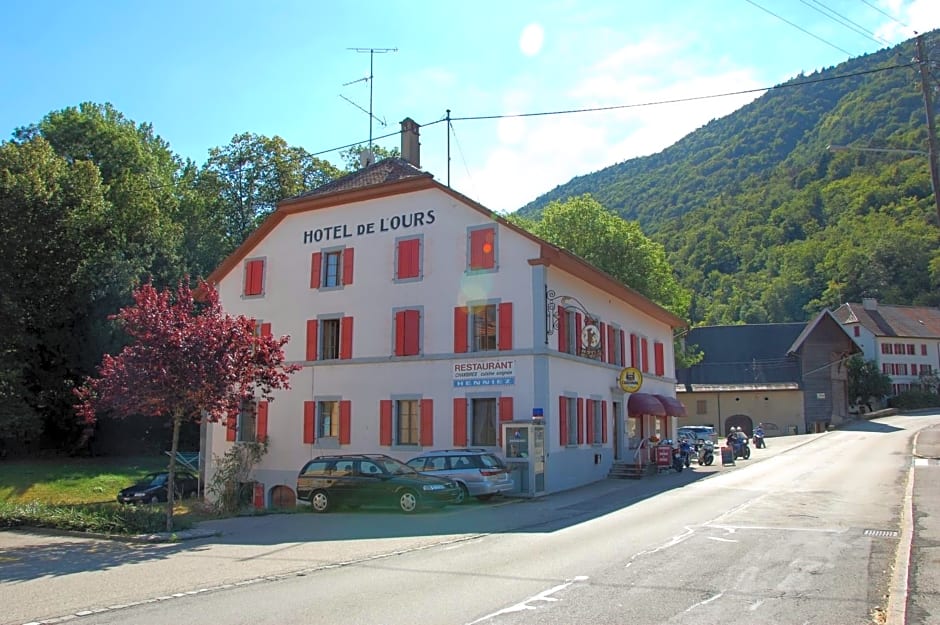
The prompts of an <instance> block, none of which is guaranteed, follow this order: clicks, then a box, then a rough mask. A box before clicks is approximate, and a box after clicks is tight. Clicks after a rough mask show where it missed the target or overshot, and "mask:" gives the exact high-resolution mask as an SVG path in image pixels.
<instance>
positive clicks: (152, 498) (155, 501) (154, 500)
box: [150, 495, 160, 504]
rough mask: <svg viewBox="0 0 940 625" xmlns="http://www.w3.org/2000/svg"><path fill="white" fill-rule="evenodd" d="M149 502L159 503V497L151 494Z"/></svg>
mask: <svg viewBox="0 0 940 625" xmlns="http://www.w3.org/2000/svg"><path fill="white" fill-rule="evenodd" d="M150 503H151V504H158V503H160V498H159V497H157V496H156V495H153V496H152V497H150Z"/></svg>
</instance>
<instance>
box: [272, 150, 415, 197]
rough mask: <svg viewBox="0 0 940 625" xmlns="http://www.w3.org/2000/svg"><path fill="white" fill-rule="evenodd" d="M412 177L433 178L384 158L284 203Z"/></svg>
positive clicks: (396, 161)
mask: <svg viewBox="0 0 940 625" xmlns="http://www.w3.org/2000/svg"><path fill="white" fill-rule="evenodd" d="M414 176H424V177H426V178H433V177H434V176H432V175H431V174H429V173H427V172H425V171H422V170H420V169H419V168H417V167H415V166H414V165H412V164H411V163H409V162H408V161H406V160H405V159H403V158H385V159H382V160H381V161H379V162H378V163H373V164H372V165H369V166H368V167H363V168H362V169H360V170H358V171H354V172H352V173H351V174H346V175H345V176H343V177H342V178H337V179H336V180H333V181H331V182H327V183H326V184H322V185H320V186H319V187H317V188H316V189H311V190H310V191H305V192H303V193H301V194H300V195H297V196H295V197H292V198H288V199H287V200H285V201H291V200H297V199H301V198H307V197H311V196H314V195H325V194H327V193H335V192H337V191H349V190H351V189H359V188H361V187H369V186H372V185H377V184H382V183H384V182H393V181H395V180H402V179H403V178H411V177H414Z"/></svg>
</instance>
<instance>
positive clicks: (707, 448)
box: [695, 441, 715, 467]
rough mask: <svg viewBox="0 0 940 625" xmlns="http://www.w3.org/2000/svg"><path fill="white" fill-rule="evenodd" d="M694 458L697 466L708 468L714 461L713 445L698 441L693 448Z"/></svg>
mask: <svg viewBox="0 0 940 625" xmlns="http://www.w3.org/2000/svg"><path fill="white" fill-rule="evenodd" d="M695 453H696V457H697V458H698V464H699V466H706V467H710V466H711V464H712V463H713V462H714V461H715V443H713V442H711V441H699V442H698V444H697V445H696V446H695Z"/></svg>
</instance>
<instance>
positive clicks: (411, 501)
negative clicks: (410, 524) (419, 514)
mask: <svg viewBox="0 0 940 625" xmlns="http://www.w3.org/2000/svg"><path fill="white" fill-rule="evenodd" d="M398 507H399V508H401V511H402V512H404V513H406V514H411V513H412V512H414V511H415V510H417V509H418V496H417V495H416V494H415V492H414V491H411V490H403V491H402V492H401V493H399V495H398Z"/></svg>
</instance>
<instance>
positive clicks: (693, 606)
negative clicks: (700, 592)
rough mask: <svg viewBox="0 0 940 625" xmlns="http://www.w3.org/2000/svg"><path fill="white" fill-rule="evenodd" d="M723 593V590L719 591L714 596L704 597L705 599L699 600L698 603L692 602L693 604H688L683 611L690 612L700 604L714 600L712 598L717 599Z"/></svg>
mask: <svg viewBox="0 0 940 625" xmlns="http://www.w3.org/2000/svg"><path fill="white" fill-rule="evenodd" d="M723 594H725V593H724V592H720V593H718V594H717V595H715V596H714V597H709V598H708V599H706V600H704V601H699V602H698V603H693V604H692V605H690V606H689V607H688V608H686V609H685V611H686V612H691V611H692V610H694V609H695V608H697V607H699V606H700V605H705V604H707V603H711V602H712V601H714V600H715V599H717V598H718V597H720V596H722V595H723Z"/></svg>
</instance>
